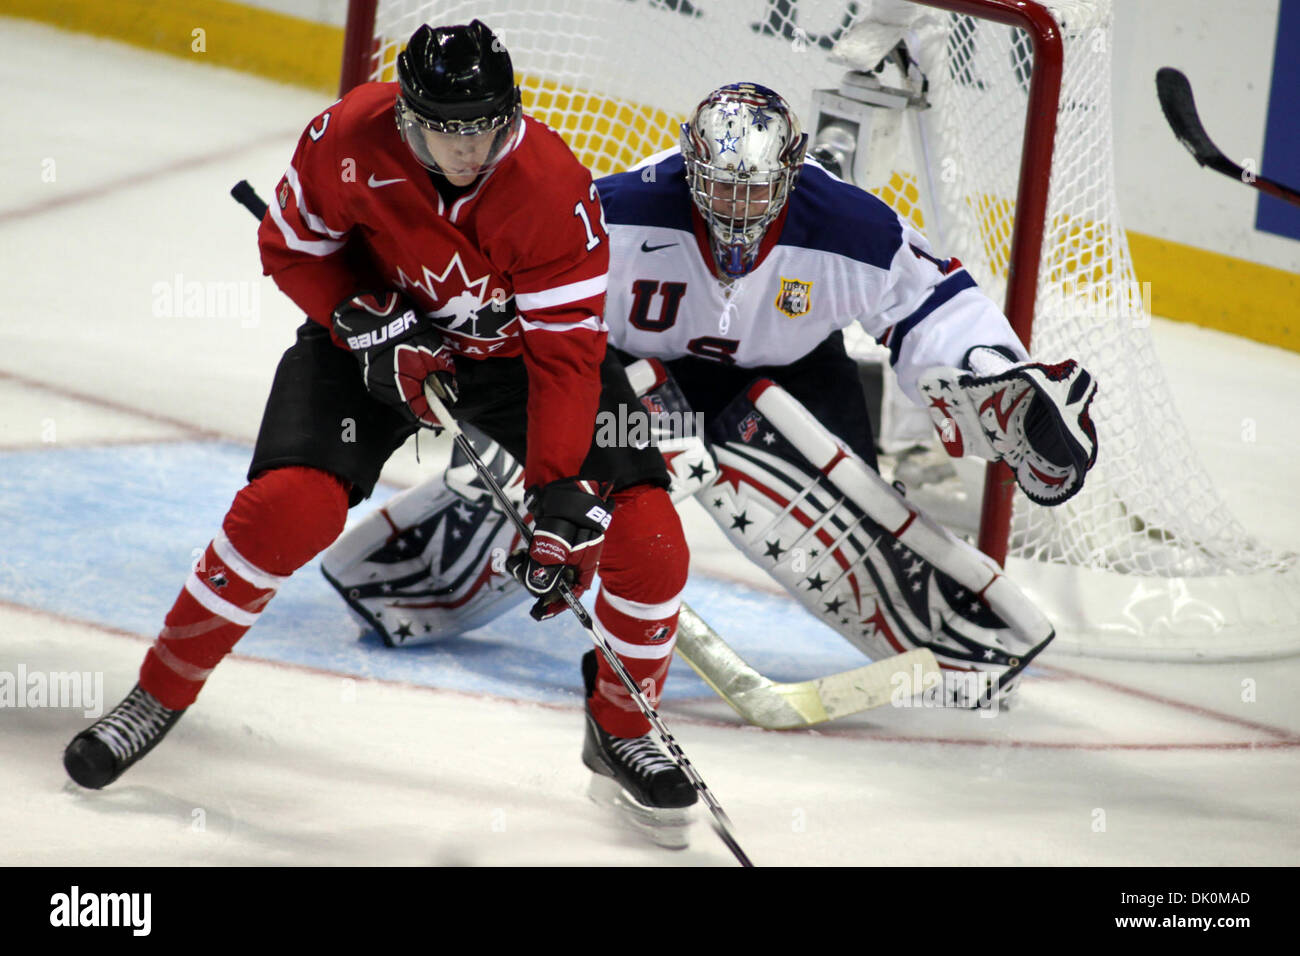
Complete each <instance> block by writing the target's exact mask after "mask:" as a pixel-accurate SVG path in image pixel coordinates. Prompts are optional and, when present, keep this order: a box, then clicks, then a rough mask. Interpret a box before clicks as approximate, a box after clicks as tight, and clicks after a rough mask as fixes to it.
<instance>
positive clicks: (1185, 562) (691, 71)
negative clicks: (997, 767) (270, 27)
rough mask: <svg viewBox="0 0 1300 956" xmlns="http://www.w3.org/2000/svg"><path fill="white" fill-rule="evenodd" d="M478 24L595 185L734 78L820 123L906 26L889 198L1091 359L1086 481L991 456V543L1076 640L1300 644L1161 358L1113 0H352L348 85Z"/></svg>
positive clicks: (1276, 565) (667, 136)
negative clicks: (1131, 216) (918, 82)
mask: <svg viewBox="0 0 1300 956" xmlns="http://www.w3.org/2000/svg"><path fill="white" fill-rule="evenodd" d="M474 18H479V19H481V20H483V21H484V22H485V23H487V25H488V26H489V27H490V28H491V29H492V30H493V31H494V32H495V33H496V34H497V35H498V36H499V37H500V38H501V40H502V42H503V43H504V44H505V46H506V48H507V49H508V50H509V51H510V55H511V58H512V59H513V61H514V65H515V70H516V75H517V77H518V79H519V82H520V85H521V87H522V90H523V97H524V107H525V109H526V111H527V112H529V113H530V114H531V115H533V116H535V117H536V118H538V119H540V120H542V121H543V122H545V123H547V124H548V125H549V126H551V127H552V128H554V129H556V130H557V131H559V132H560V133H561V134H562V135H563V136H564V137H565V139H566V140H567V141H568V142H569V144H570V146H571V147H572V148H573V150H574V152H575V153H576V154H577V156H578V158H579V159H581V160H582V162H583V163H585V164H586V165H587V166H588V168H590V169H591V170H592V172H593V174H595V175H603V174H606V173H610V172H617V171H620V170H624V169H627V168H628V167H629V166H631V165H633V164H635V163H636V162H637V161H638V160H640V159H642V158H644V157H645V156H648V155H650V154H651V153H654V152H657V151H659V150H662V149H664V148H666V147H669V146H673V145H676V144H677V141H678V130H679V125H680V123H681V122H682V121H683V119H684V118H685V115H686V114H687V113H688V112H689V111H690V110H691V109H692V108H693V107H694V106H695V104H696V103H697V102H699V101H700V100H701V99H702V98H703V97H704V95H705V94H706V93H708V92H709V91H710V90H712V89H714V88H715V87H718V86H721V85H723V84H726V83H732V82H735V81H737V80H751V81H754V82H758V83H761V84H763V85H765V86H769V87H771V88H772V89H774V90H776V91H777V92H779V93H781V94H782V95H783V96H784V97H785V98H786V99H787V100H788V101H789V103H790V105H791V107H792V108H793V109H794V110H795V112H796V114H798V115H799V117H800V119H801V120H802V121H803V123H804V125H805V128H808V131H809V133H810V134H815V133H816V130H814V129H811V128H809V127H811V126H812V125H813V121H814V114H813V91H814V90H819V89H821V90H827V89H830V90H834V89H836V88H838V87H839V86H840V83H841V78H842V77H844V75H845V72H846V70H848V69H850V66H848V65H846V63H845V62H844V61H843V59H842V56H843V54H844V52H845V50H846V49H848V48H850V47H857V48H858V49H859V50H861V49H866V50H867V51H869V52H870V53H872V55H873V56H879V55H883V53H885V52H888V51H889V49H890V48H891V47H892V45H893V43H894V42H895V41H896V40H897V39H899V38H903V39H904V40H905V42H906V43H907V46H908V49H909V52H910V53H911V54H912V56H913V57H914V58H915V61H916V63H917V65H918V66H919V68H920V69H921V71H922V72H923V73H924V75H925V77H926V79H927V81H928V88H927V90H926V93H925V98H926V100H927V101H928V103H929V108H928V109H925V110H922V111H920V112H919V114H918V115H919V117H920V119H919V120H917V121H914V122H913V123H912V125H913V126H914V128H915V129H916V133H915V135H913V136H910V137H898V138H897V139H898V143H899V146H898V148H897V154H896V156H895V161H894V163H893V173H892V175H891V176H890V177H889V178H888V182H887V183H885V184H883V185H880V186H877V187H876V188H875V191H876V192H877V194H878V195H880V197H881V198H882V199H884V200H885V201H886V202H888V203H889V204H890V205H891V206H893V207H894V208H895V209H896V210H898V211H899V212H900V213H902V214H903V215H904V216H907V217H909V218H911V219H912V220H913V221H914V222H915V223H916V225H917V226H918V228H920V229H921V230H922V231H923V232H924V233H925V234H926V235H927V236H928V238H929V239H930V241H931V243H932V245H933V246H934V248H935V250H936V251H937V252H938V253H939V254H941V255H945V256H947V255H955V256H957V257H958V258H960V259H961V261H962V262H963V263H964V264H965V265H966V267H967V268H968V269H969V270H970V272H971V274H972V275H973V276H974V278H975V279H976V281H978V282H979V284H980V286H981V288H983V289H984V290H985V292H987V293H988V294H989V295H990V296H991V297H992V298H993V299H994V301H997V302H999V303H1002V304H1003V305H1004V308H1005V309H1006V312H1007V315H1008V317H1009V318H1010V319H1011V320H1012V324H1013V325H1014V326H1015V328H1016V331H1017V332H1018V333H1019V334H1020V336H1021V338H1022V339H1023V340H1024V341H1025V342H1026V344H1027V345H1028V346H1029V347H1030V351H1031V354H1032V355H1033V356H1034V358H1035V359H1039V360H1042V361H1047V362H1054V361H1059V360H1061V359H1064V358H1067V357H1071V358H1075V359H1077V360H1078V361H1079V362H1080V363H1081V364H1082V365H1083V366H1084V367H1085V368H1087V369H1089V370H1090V371H1091V372H1092V373H1093V374H1094V375H1095V376H1096V378H1097V381H1098V385H1099V391H1098V395H1097V398H1096V400H1095V401H1094V403H1093V409H1092V419H1093V421H1094V423H1095V424H1096V427H1097V433H1098V440H1099V455H1098V460H1097V465H1096V467H1095V468H1094V469H1093V470H1092V471H1091V472H1090V473H1089V475H1088V479H1087V481H1086V483H1085V486H1084V488H1083V490H1082V491H1081V492H1080V493H1079V494H1078V495H1077V496H1076V497H1075V498H1074V499H1072V500H1071V501H1069V502H1067V503H1066V504H1064V505H1061V506H1058V507H1056V508H1041V507H1037V506H1035V505H1033V504H1031V503H1030V502H1029V501H1028V500H1027V499H1025V498H1024V496H1023V495H1022V494H1020V492H1019V491H1016V490H1014V486H1013V485H1012V484H1010V483H1009V482H1010V477H1009V472H1007V471H1006V470H1005V469H1004V468H1003V467H1002V466H991V467H990V468H989V474H988V478H987V479H986V483H985V490H984V502H983V508H982V512H981V534H980V546H981V548H983V549H984V550H985V551H987V552H989V553H990V554H993V555H994V556H995V557H998V558H1000V559H1001V558H1002V557H1003V556H1005V562H1006V568H1007V572H1008V573H1009V574H1010V575H1011V577H1012V578H1013V579H1014V580H1015V581H1016V583H1017V584H1019V585H1020V586H1021V587H1022V588H1023V589H1024V590H1025V591H1026V592H1027V593H1028V594H1029V595H1030V596H1031V597H1032V598H1033V599H1034V600H1036V601H1037V602H1038V603H1039V605H1040V606H1041V607H1042V609H1043V610H1044V612H1045V613H1046V614H1047V615H1048V616H1049V617H1050V618H1051V619H1052V621H1053V622H1054V623H1055V624H1056V626H1057V631H1058V639H1057V642H1056V646H1058V647H1060V648H1062V649H1070V650H1075V651H1078V652H1081V653H1088V654H1093V655H1103V656H1119V657H1136V658H1154V659H1169V660H1195V659H1206V660H1231V659H1249V658H1258V657H1268V656H1278V655H1283V654H1290V653H1296V652H1300V572H1298V571H1297V568H1296V564H1295V557H1294V555H1289V554H1278V553H1274V552H1271V551H1269V550H1268V549H1266V548H1264V547H1262V546H1261V545H1260V544H1259V543H1258V542H1256V541H1255V540H1254V539H1253V538H1252V537H1251V536H1250V535H1249V534H1248V533H1247V532H1246V530H1245V529H1244V528H1243V527H1242V526H1241V525H1240V523H1239V522H1238V521H1237V520H1236V518H1235V517H1234V516H1233V515H1232V513H1231V512H1230V511H1229V509H1228V508H1227V506H1226V505H1225V504H1224V502H1223V500H1222V499H1221V497H1220V496H1219V494H1218V492H1217V491H1216V490H1215V488H1214V487H1213V485H1212V484H1211V482H1210V479H1209V477H1208V475H1207V474H1206V472H1205V471H1204V469H1203V468H1202V466H1201V465H1200V463H1199V462H1198V460H1197V458H1196V456H1195V454H1194V453H1193V451H1192V448H1191V443H1190V441H1189V438H1188V433H1187V430H1186V428H1185V426H1184V425H1183V423H1182V421H1181V419H1180V418H1179V416H1178V413H1177V411H1176V410H1175V408H1174V404H1173V400H1172V397H1171V394H1170V392H1169V388H1168V385H1167V383H1166V381H1165V377H1164V374H1163V372H1162V370H1161V367H1160V363H1159V361H1158V359H1157V357H1156V353H1155V348H1154V345H1153V343H1152V339H1151V334H1150V329H1149V325H1150V321H1149V314H1148V311H1147V308H1146V305H1145V303H1144V301H1143V296H1142V294H1141V289H1140V287H1139V286H1138V283H1137V282H1136V280H1135V277H1134V273H1133V266H1132V261H1131V259H1130V256H1129V251H1128V244H1127V241H1126V239H1125V235H1124V232H1123V231H1122V229H1121V227H1120V222H1119V215H1118V204H1117V200H1116V195H1115V188H1114V172H1113V164H1112V149H1111V137H1112V131H1111V111H1110V76H1111V70H1110V51H1111V42H1110V31H1111V18H1112V14H1111V2H1110V0H1044V2H1043V3H1041V4H1036V3H1032V2H1028V0H920V2H916V3H913V2H907V0H851V2H850V0H351V3H350V7H349V14H348V33H347V38H346V43H345V52H344V64H343V75H342V86H343V88H344V89H348V88H350V87H351V86H353V85H355V84H356V83H359V82H365V81H367V80H391V79H393V78H394V69H393V64H394V61H395V59H396V56H397V54H398V53H399V52H400V50H401V49H402V47H403V45H404V44H405V42H406V40H407V39H408V38H409V37H410V35H411V34H412V33H413V32H414V31H415V29H416V28H417V27H418V26H419V25H420V24H422V23H426V22H427V23H433V24H435V25H439V24H452V23H467V22H469V21H470V20H471V19H474ZM846 36H847V39H846ZM837 45H838V48H837ZM833 51H834V52H833ZM882 75H883V74H882ZM1138 92H1139V93H1141V95H1147V94H1149V95H1151V96H1154V95H1155V93H1154V89H1152V90H1143V91H1138Z"/></svg>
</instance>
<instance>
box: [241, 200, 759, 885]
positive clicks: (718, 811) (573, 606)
mask: <svg viewBox="0 0 1300 956" xmlns="http://www.w3.org/2000/svg"><path fill="white" fill-rule="evenodd" d="M230 195H231V196H233V197H234V198H235V199H236V200H237V201H238V202H239V203H240V205H242V206H244V207H245V208H246V209H248V211H249V212H251V213H252V214H253V215H254V216H256V217H257V218H258V219H261V218H262V217H263V216H264V215H266V209H267V206H266V202H265V200H263V199H262V197H260V196H259V195H257V192H256V191H255V190H254V189H253V187H252V186H251V185H250V184H249V183H248V181H247V180H243V179H241V180H240V181H239V182H238V183H236V184H235V186H234V187H233V188H232V189H231V190H230ZM424 396H425V399H426V400H427V401H428V403H429V408H430V410H432V412H433V414H434V415H436V416H437V418H438V420H439V421H440V422H443V423H444V424H443V428H445V429H446V431H447V432H448V434H449V435H450V436H451V438H452V440H453V441H455V443H456V446H457V447H458V448H459V449H460V450H461V452H462V453H463V454H464V455H465V457H466V458H467V459H468V461H469V463H470V464H471V465H472V466H473V467H474V470H475V471H476V472H478V474H479V477H480V478H482V479H483V482H484V484H486V485H487V487H488V490H489V491H490V492H491V493H492V496H493V497H494V498H495V499H496V500H497V503H498V504H499V505H500V506H501V508H502V510H503V511H504V512H505V514H506V516H507V517H508V518H510V520H511V521H512V522H513V523H514V526H515V529H516V530H517V531H518V532H519V535H520V538H521V539H522V541H523V542H524V543H525V544H527V543H528V542H529V541H531V540H532V536H533V535H532V531H530V530H529V528H528V525H527V524H525V523H524V519H523V518H521V517H520V516H519V512H518V511H516V510H515V508H514V506H513V505H512V504H511V503H510V499H509V498H508V497H507V496H506V493H505V491H504V490H502V488H501V486H500V485H499V484H498V483H497V480H496V478H495V477H494V476H493V474H492V471H491V470H490V469H489V468H488V467H487V465H485V464H484V463H483V459H481V458H479V456H478V452H476V451H475V450H474V445H473V444H472V443H471V442H470V440H469V439H468V438H467V437H466V436H465V433H464V432H463V431H461V429H460V425H459V424H458V423H457V422H456V420H455V419H454V418H453V417H452V416H451V414H450V413H449V412H448V411H447V406H446V405H444V404H443V402H442V400H441V398H440V397H439V396H438V394H437V392H436V391H435V390H434V389H433V388H431V387H430V385H429V383H428V382H427V381H426V382H425V385H424ZM559 590H560V595H561V597H562V598H563V599H564V602H565V603H566V604H567V605H568V606H569V610H570V611H572V612H573V613H574V616H575V617H577V619H578V623H579V624H581V625H582V627H583V629H584V630H586V632H587V634H588V636H589V637H590V638H591V640H592V643H593V644H595V645H596V647H597V649H598V650H599V651H600V652H601V654H603V655H604V656H605V660H606V661H608V662H609V665H610V667H611V668H612V669H613V671H614V673H615V674H616V675H617V676H618V679H619V680H620V681H621V682H622V684H623V686H624V688H626V690H627V692H628V693H629V694H630V695H631V697H632V700H633V701H635V702H636V705H637V707H638V708H639V709H640V711H641V713H642V715H644V716H645V718H646V720H648V721H649V722H650V726H651V727H652V728H653V729H654V732H655V734H656V735H657V736H658V737H659V739H660V740H661V741H662V742H663V744H664V746H665V747H666V748H667V750H668V754H669V756H670V757H671V758H672V760H673V763H675V764H677V767H678V768H679V769H680V770H681V771H682V773H684V774H685V775H686V778H687V779H688V780H690V782H691V786H693V787H694V788H695V791H696V793H698V794H699V795H700V798H701V799H702V800H703V801H704V805H705V806H706V807H708V808H709V812H710V813H711V814H712V815H713V829H714V832H716V833H717V834H718V837H719V838H720V839H721V840H722V842H723V843H724V844H726V846H727V849H729V850H730V851H731V852H732V855H733V856H735V858H736V859H737V861H739V863H740V865H741V866H749V867H752V866H753V865H754V864H753V862H752V861H751V860H750V859H749V856H748V855H747V854H746V853H745V851H744V850H743V849H741V846H740V843H739V842H738V841H737V840H736V836H735V830H734V827H733V825H732V823H731V819H730V818H729V817H728V816H727V812H726V811H725V810H723V809H722V805H721V804H719V803H718V801H717V799H716V798H715V797H714V796H713V792H712V791H711V790H710V789H709V787H708V784H706V783H705V782H704V778H703V777H701V776H700V774H699V772H698V771H697V770H696V769H695V767H694V765H693V764H692V763H691V762H690V760H689V759H688V758H687V756H686V754H685V753H684V752H683V751H682V748H681V746H680V745H679V744H678V743H677V741H676V739H674V737H673V735H672V734H671V733H669V732H668V727H667V726H666V725H665V724H664V722H663V719H662V718H661V717H660V716H659V714H658V712H657V711H656V710H655V709H654V708H653V707H651V706H650V702H649V701H647V700H646V699H645V696H644V695H643V694H642V693H641V689H640V688H639V687H638V686H637V684H636V682H635V681H634V680H632V677H631V675H630V674H628V672H627V669H626V668H625V667H623V663H622V661H620V660H619V659H618V655H617V654H615V653H614V649H613V648H612V647H610V645H609V641H608V640H607V639H606V637H605V635H604V634H603V633H602V632H601V630H600V628H599V626H598V625H597V624H596V622H595V621H594V620H593V619H592V617H591V615H590V614H588V613H587V609H586V608H585V607H583V605H582V602H581V601H579V600H578V599H577V598H576V597H574V595H573V592H572V591H570V590H569V588H568V586H567V585H565V584H564V582H563V581H561V582H560V585H559Z"/></svg>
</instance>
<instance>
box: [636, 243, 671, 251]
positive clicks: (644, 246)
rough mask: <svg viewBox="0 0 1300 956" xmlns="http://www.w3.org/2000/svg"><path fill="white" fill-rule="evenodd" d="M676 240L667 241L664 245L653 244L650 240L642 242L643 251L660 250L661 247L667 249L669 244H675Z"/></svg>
mask: <svg viewBox="0 0 1300 956" xmlns="http://www.w3.org/2000/svg"><path fill="white" fill-rule="evenodd" d="M675 245H677V243H675V242H665V243H664V244H663V245H662V246H652V245H650V243H649V242H648V241H646V242H642V243H641V251H642V252H658V251H659V250H660V249H667V248H668V247H669V246H675Z"/></svg>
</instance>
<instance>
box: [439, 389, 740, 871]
mask: <svg viewBox="0 0 1300 956" xmlns="http://www.w3.org/2000/svg"><path fill="white" fill-rule="evenodd" d="M424 397H425V400H426V401H427V402H428V403H429V408H430V410H432V412H433V414H434V415H435V416H436V417H437V419H438V421H439V422H442V423H444V424H443V427H444V428H445V429H446V430H447V432H448V434H450V435H451V437H452V440H453V441H455V443H456V447H457V448H459V449H460V450H461V453H462V454H463V455H464V456H465V457H466V458H467V459H468V460H469V463H470V464H471V465H473V466H474V470H475V471H477V472H478V474H479V477H480V478H482V479H483V482H484V484H486V485H487V486H488V490H489V491H491V492H492V497H494V498H495V499H496V500H497V504H499V505H500V506H501V508H502V510H503V511H504V512H505V513H506V516H507V517H509V518H510V520H511V521H512V522H513V523H514V526H515V530H516V531H518V532H519V537H520V539H521V540H522V541H524V542H525V543H527V542H531V541H532V539H533V533H532V531H531V530H530V529H529V527H528V525H527V524H525V523H524V519H523V518H522V517H520V515H519V512H518V511H516V510H515V508H514V506H513V505H512V504H511V503H510V499H509V498H507V497H506V493H505V492H504V491H503V490H502V488H501V486H500V485H499V484H497V480H496V477H495V476H494V475H493V474H492V472H491V470H490V469H489V468H488V466H487V465H485V464H484V463H483V459H481V458H479V456H478V452H477V451H475V450H474V445H473V443H472V442H470V440H469V438H467V437H466V435H465V433H464V432H463V431H461V428H460V425H459V424H458V423H457V422H456V420H455V419H454V418H452V416H451V415H450V413H448V411H447V406H446V405H444V404H443V402H442V399H441V398H440V397H439V396H438V394H437V392H436V391H435V390H434V389H433V388H432V387H431V386H430V385H429V383H428V382H427V381H426V382H425V384H424ZM559 592H560V596H561V597H562V598H564V603H565V604H567V605H568V606H569V610H570V611H572V612H573V614H574V616H575V617H577V619H578V623H579V624H581V625H582V627H583V629H584V630H586V632H587V635H588V636H589V637H590V638H591V641H592V643H593V644H595V645H596V647H597V649H598V650H599V651H600V652H601V654H603V655H604V657H605V660H606V661H607V662H608V663H609V666H610V668H611V669H612V670H613V671H614V673H615V674H616V675H618V679H619V680H620V681H621V682H622V684H623V687H624V688H625V689H626V690H627V692H628V694H629V695H631V697H632V700H633V701H635V702H636V705H637V708H638V709H639V710H640V711H641V713H642V715H643V716H644V717H645V719H646V720H648V721H649V722H650V726H651V727H652V728H653V729H654V732H655V734H656V735H657V736H658V737H659V739H660V740H661V741H663V744H664V747H665V748H667V750H668V754H669V756H670V757H672V760H673V763H675V764H677V766H678V768H679V769H680V770H681V771H682V773H684V774H685V775H686V778H687V779H688V780H690V782H691V786H693V787H694V788H695V791H696V792H697V793H698V794H699V795H700V798H701V799H702V800H703V801H704V805H705V806H706V807H708V808H709V812H710V813H711V814H713V821H714V822H713V829H714V831H715V832H716V833H717V834H718V836H719V837H720V838H721V840H722V842H723V843H725V844H726V845H727V849H729V850H730V851H731V852H732V854H733V855H734V856H735V857H736V859H737V860H739V861H740V865H741V866H753V865H754V864H753V863H752V862H750V859H749V857H748V856H747V855H746V854H745V851H744V850H742V849H741V848H740V844H739V843H738V842H737V841H736V836H735V832H734V829H733V827H732V823H731V819H730V818H729V817H728V816H727V812H726V811H725V810H723V809H722V805H721V804H719V803H718V801H717V800H716V799H715V798H714V796H713V793H712V791H710V790H709V787H708V785H707V784H706V783H705V782H704V778H703V777H701V776H700V775H699V772H698V771H696V769H695V767H694V766H693V765H692V764H691V762H690V760H689V759H687V756H686V754H685V753H683V752H682V748H681V747H680V746H679V745H678V743H677V741H676V740H675V739H674V738H673V735H672V734H671V733H669V732H668V728H667V726H665V724H664V722H663V719H662V718H661V717H660V716H659V714H658V712H657V711H655V709H654V708H653V707H651V706H650V702H649V701H647V700H646V699H645V696H644V695H643V694H642V693H641V689H640V688H639V687H637V685H636V681H634V680H632V676H631V675H630V674H628V672H627V669H626V668H625V667H624V666H623V662H622V661H620V660H619V659H618V655H617V654H615V653H614V649H613V648H612V647H610V646H609V640H608V638H606V636H605V634H604V633H603V632H602V631H601V628H600V625H598V624H597V623H596V622H595V620H593V619H592V617H591V615H590V614H588V613H587V609H586V608H585V607H583V606H582V602H581V601H579V600H578V599H577V597H576V596H574V594H573V592H572V591H570V590H569V587H568V585H566V584H565V583H564V582H563V581H560V582H559Z"/></svg>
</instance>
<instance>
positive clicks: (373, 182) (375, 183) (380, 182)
mask: <svg viewBox="0 0 1300 956" xmlns="http://www.w3.org/2000/svg"><path fill="white" fill-rule="evenodd" d="M404 182H406V180H405V179H376V178H375V174H374V173H371V174H370V178H369V179H367V180H366V185H367V186H369V187H370V188H371V189H377V188H378V187H380V186H391V185H392V184H393V183H404Z"/></svg>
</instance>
